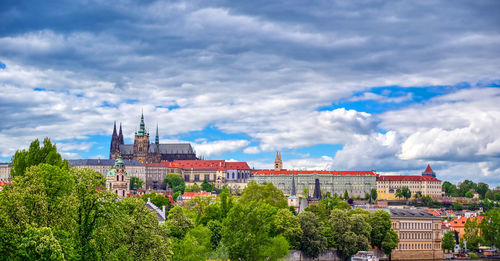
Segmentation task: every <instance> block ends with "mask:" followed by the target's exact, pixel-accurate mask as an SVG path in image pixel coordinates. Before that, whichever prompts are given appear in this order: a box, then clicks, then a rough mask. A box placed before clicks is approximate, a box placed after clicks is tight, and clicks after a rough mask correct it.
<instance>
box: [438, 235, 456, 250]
mask: <svg viewBox="0 0 500 261" xmlns="http://www.w3.org/2000/svg"><path fill="white" fill-rule="evenodd" d="M441 248H442V249H444V250H449V251H452V250H453V249H454V248H455V239H454V238H453V234H452V233H451V232H450V231H448V232H446V233H445V234H444V236H443V240H442V241H441Z"/></svg>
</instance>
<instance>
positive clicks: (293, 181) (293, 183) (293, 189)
mask: <svg viewBox="0 0 500 261" xmlns="http://www.w3.org/2000/svg"><path fill="white" fill-rule="evenodd" d="M296 193H297V192H296V191H295V175H293V173H292V193H290V196H296V195H295V194H296Z"/></svg>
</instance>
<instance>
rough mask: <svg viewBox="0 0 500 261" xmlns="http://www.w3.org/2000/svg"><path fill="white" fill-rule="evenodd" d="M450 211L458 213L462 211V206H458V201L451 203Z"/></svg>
mask: <svg viewBox="0 0 500 261" xmlns="http://www.w3.org/2000/svg"><path fill="white" fill-rule="evenodd" d="M451 209H452V210H455V211H460V210H462V209H464V206H462V204H460V202H458V200H457V201H455V202H453V203H451Z"/></svg>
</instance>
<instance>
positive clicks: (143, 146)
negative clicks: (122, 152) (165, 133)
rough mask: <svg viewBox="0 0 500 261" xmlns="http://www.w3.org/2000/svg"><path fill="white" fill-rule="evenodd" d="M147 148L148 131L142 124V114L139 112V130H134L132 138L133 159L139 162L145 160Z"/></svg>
mask: <svg viewBox="0 0 500 261" xmlns="http://www.w3.org/2000/svg"><path fill="white" fill-rule="evenodd" d="M148 150H149V133H148V132H147V131H146V127H145V124H144V114H143V113H141V123H140V125H139V130H138V131H136V132H135V139H134V159H135V160H138V161H139V162H141V163H145V162H146V158H147V155H148Z"/></svg>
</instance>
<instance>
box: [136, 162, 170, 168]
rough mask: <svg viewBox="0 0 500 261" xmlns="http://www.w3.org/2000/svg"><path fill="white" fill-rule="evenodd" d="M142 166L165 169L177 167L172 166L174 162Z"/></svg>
mask: <svg viewBox="0 0 500 261" xmlns="http://www.w3.org/2000/svg"><path fill="white" fill-rule="evenodd" d="M144 166H146V167H167V168H176V167H178V166H177V164H174V162H169V161H162V162H160V163H144Z"/></svg>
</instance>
